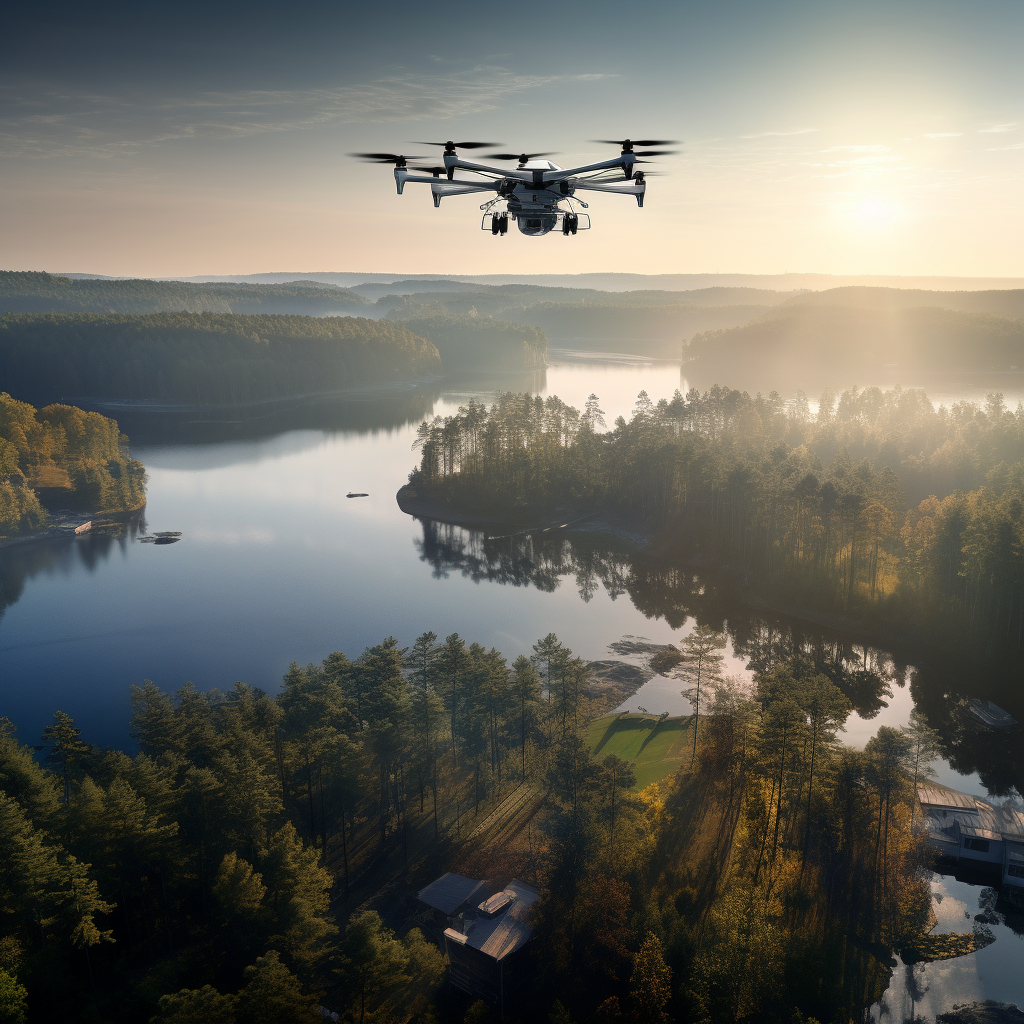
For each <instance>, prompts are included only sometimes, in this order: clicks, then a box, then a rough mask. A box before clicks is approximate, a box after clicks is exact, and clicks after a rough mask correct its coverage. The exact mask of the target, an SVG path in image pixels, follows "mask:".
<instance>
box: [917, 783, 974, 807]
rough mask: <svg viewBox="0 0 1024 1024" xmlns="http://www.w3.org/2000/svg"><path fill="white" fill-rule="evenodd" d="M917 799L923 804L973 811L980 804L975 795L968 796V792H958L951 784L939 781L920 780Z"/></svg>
mask: <svg viewBox="0 0 1024 1024" xmlns="http://www.w3.org/2000/svg"><path fill="white" fill-rule="evenodd" d="M917 799H918V800H920V801H921V803H922V805H926V806H928V807H950V808H963V809H964V810H969V811H973V810H974V809H975V808H976V807H977V804H978V801H977V799H976V798H975V797H973V796H968V795H967V794H966V793H958V792H957V791H956V790H955V789H950V788H949V786H943V785H942V784H941V783H938V782H919V783H918V784H917Z"/></svg>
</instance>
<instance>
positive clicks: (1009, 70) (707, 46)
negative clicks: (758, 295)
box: [0, 0, 1024, 277]
mask: <svg viewBox="0 0 1024 1024" xmlns="http://www.w3.org/2000/svg"><path fill="white" fill-rule="evenodd" d="M5 37H6V39H5V42H6V45H5V47H4V57H3V60H2V61H0V225H2V228H0V269H7V270H49V271H56V272H61V271H64V272H72V271H77V272H91V273H99V274H111V275H131V276H146V277H156V276H187V275H198V274H246V273H261V272H272V271H304V270H305V271H365V272H370V271H375V272H391V271H393V272H402V273H417V274H420V273H435V272H436V273H439V274H470V273H473V274H485V273H489V274H498V273H520V274H521V273H581V272H591V271H617V270H618V271H631V272H635V273H703V272H716V271H717V272H734V273H766V274H774V273H783V272H786V271H790V272H792V271H799V272H820V273H834V274H884V275H892V274H906V275H915V274H921V275H925V274H927V275H953V276H1006V277H1012V276H1021V275H1024V60H1022V59H1021V53H1022V52H1024V3H1021V2H1020V0H974V2H972V3H969V4H967V3H963V2H962V0H961V2H957V3H948V2H945V0H927V2H917V0H887V2H874V0H868V2H858V3H853V2H850V0H844V2H842V3H833V2H807V0H800V2H786V0H778V2H774V3H770V4H769V3H765V2H763V0H761V2H758V0H749V2H732V0H723V2H716V3H710V2H707V3H702V4H693V3H686V2H671V3H643V2H633V3H631V4H626V3H616V4H611V3H606V2H604V0H589V2H587V3H577V2H575V0H564V2H561V3H559V4H556V5H546V6H543V5H542V6H536V5H523V6H521V7H517V6H515V5H510V4H454V3H447V4H445V3H440V2H431V3H424V2H419V3H406V2H404V0H397V2H388V3H362V4H349V3H333V4H321V3H302V2H296V3H292V4H272V5H271V4H265V3H260V2H253V3H247V4H231V5H226V4H222V3H217V2H216V0H213V2H208V3H206V4H197V3H165V4H139V3H137V2H136V3H132V4H122V3H117V2H109V3H104V4H101V5H85V4H81V3H76V4H68V3H62V2H56V3H51V4H48V5H43V4H23V5H21V7H20V9H8V11H7V12H6V13H5ZM627 135H628V136H631V137H633V138H643V137H656V138H666V139H679V140H681V145H680V146H679V147H678V150H679V152H678V154H677V155H675V156H671V157H666V158H664V159H662V160H660V161H659V162H658V167H657V170H659V171H660V172H662V173H661V175H660V176H658V177H651V178H650V180H649V182H648V192H647V197H646V199H645V204H644V209H643V210H640V209H638V208H637V206H636V203H635V201H634V200H633V199H632V198H626V197H616V196H599V195H595V196H594V197H593V198H592V200H588V201H590V210H589V213H590V215H591V218H592V224H593V227H592V229H591V230H590V231H589V232H580V234H578V235H577V236H575V237H574V238H568V239H566V238H563V237H561V236H560V235H558V236H548V237H545V238H540V239H533V238H527V237H524V236H521V235H519V233H518V232H512V233H510V234H509V235H508V236H506V237H504V238H494V237H492V236H491V235H490V233H489V232H488V233H485V232H483V231H481V230H480V221H481V213H480V211H479V209H478V207H479V203H480V199H479V198H477V197H475V196H465V197H459V198H449V199H446V200H444V201H443V202H442V205H441V207H440V209H434V207H433V204H432V202H431V198H430V194H429V189H428V188H427V187H426V186H419V187H417V186H415V185H408V186H407V187H406V190H405V195H403V196H401V197H400V196H398V195H396V192H395V186H394V179H393V177H392V174H391V169H390V168H389V167H381V166H375V165H370V164H365V163H359V162H357V161H354V160H353V159H351V158H350V157H349V156H348V155H347V154H349V153H350V152H353V151H363V150H384V151H393V152H402V153H409V154H422V155H426V156H430V157H432V158H433V157H436V156H437V155H438V154H439V153H440V150H439V149H431V148H429V147H426V148H425V147H423V146H420V145H414V144H413V140H430V141H443V140H445V139H450V138H454V139H481V140H485V141H491V140H493V141H497V142H501V143H503V144H504V147H506V148H511V149H513V150H514V151H517V152H518V151H519V150H523V149H525V150H529V151H547V150H554V151H557V153H558V156H556V157H554V159H555V160H556V161H557V162H559V163H560V164H561V165H562V166H571V165H572V164H575V163H578V162H581V161H588V160H593V159H603V158H606V157H608V156H612V155H614V154H615V152H616V150H615V149H614V148H609V147H602V146H599V145H595V144H594V143H593V142H590V141H588V140H592V139H597V138H605V139H611V138H621V137H624V136H627Z"/></svg>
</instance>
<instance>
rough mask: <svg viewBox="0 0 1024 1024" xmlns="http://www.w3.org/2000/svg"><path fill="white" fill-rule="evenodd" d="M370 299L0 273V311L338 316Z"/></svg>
mask: <svg viewBox="0 0 1024 1024" xmlns="http://www.w3.org/2000/svg"><path fill="white" fill-rule="evenodd" d="M369 307H370V303H369V302H368V301H367V300H366V299H365V298H364V297H363V296H362V295H358V294H356V293H355V292H353V291H349V290H348V289H345V288H339V287H337V286H336V285H332V284H327V283H324V282H320V281H296V282H293V283H290V284H273V285H271V284H235V283H218V284H197V283H195V282H191V281H148V280H142V279H139V280H133V279H127V280H119V279H113V278H102V279H82V278H79V279H74V278H69V277H61V276H58V275H55V274H45V273H31V272H29V273H25V272H18V271H6V270H5V271H0V312H2V313H169V312H189V313H298V314H304V315H307V316H310V315H312V316H332V315H333V316H337V315H338V314H339V313H352V312H359V311H362V310H365V309H366V308H369Z"/></svg>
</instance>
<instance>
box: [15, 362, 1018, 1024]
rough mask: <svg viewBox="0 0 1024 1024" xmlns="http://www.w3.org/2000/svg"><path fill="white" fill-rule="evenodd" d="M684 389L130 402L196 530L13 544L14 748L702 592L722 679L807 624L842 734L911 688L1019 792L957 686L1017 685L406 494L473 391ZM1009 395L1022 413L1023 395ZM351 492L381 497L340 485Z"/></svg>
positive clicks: (176, 505)
mask: <svg viewBox="0 0 1024 1024" xmlns="http://www.w3.org/2000/svg"><path fill="white" fill-rule="evenodd" d="M1011 383H1013V384H1014V385H1016V382H1011ZM687 387H688V384H687V382H686V381H683V380H681V378H680V369H679V365H678V364H677V363H670V362H658V361H653V360H648V359H638V358H630V357H625V356H624V357H615V356H609V355H608V354H606V353H605V354H600V355H597V354H595V355H587V354H581V353H572V354H569V353H564V352H562V353H560V352H557V351H556V352H554V353H553V354H552V362H551V365H550V366H549V368H548V369H547V370H546V371H541V372H535V373H532V374H524V375H509V376H504V377H500V378H498V377H495V378H491V379H479V380H470V381H464V382H461V383H459V384H452V383H448V382H444V383H441V384H438V385H432V386H420V387H409V388H407V389H398V390H385V391H378V392H374V391H372V390H370V391H368V392H366V393H365V394H363V395H361V396H359V397H358V398H356V399H353V400H348V401H345V402H336V403H329V404H324V405H320V406H315V407H309V406H296V407H294V408H289V409H283V410H280V411H278V412H276V413H275V414H274V415H272V416H267V417H263V418H260V419H257V420H244V419H236V418H231V417H230V416H227V415H212V414H211V415H210V416H207V417H195V418H191V419H187V420H186V419H181V418H175V419H170V420H167V419H162V418H159V417H156V416H153V415H150V416H145V415H139V414H135V415H131V416H120V417H119V420H120V422H121V426H122V429H123V430H125V431H126V432H127V433H128V434H129V435H130V436H131V437H132V442H133V444H132V452H133V454H134V455H135V457H137V458H139V459H140V460H141V461H142V462H143V463H144V464H145V465H146V468H147V470H148V472H149V486H148V494H149V502H148V505H147V508H146V511H145V529H146V530H147V531H148V532H149V533H150V534H152V533H155V532H157V531H177V532H180V533H181V538H180V540H179V541H178V542H177V543H173V544H166V545H155V544H151V543H139V542H138V539H137V536H138V534H137V532H136V533H135V534H134V535H133V534H129V535H128V536H122V537H114V536H103V535H95V534H94V535H84V536H81V537H78V538H74V539H69V538H65V539H61V540H59V541H53V542H50V541H47V542H43V543H32V544H22V545H16V546H12V547H7V548H3V549H0V602H2V604H0V608H2V609H3V611H2V617H0V715H6V716H7V717H8V718H10V719H11V720H12V721H13V722H14V723H15V724H16V725H17V727H18V730H19V733H18V735H19V737H20V738H21V740H22V741H23V742H28V743H33V742H38V737H39V736H40V734H41V732H42V729H43V727H44V725H45V724H46V722H47V721H48V720H49V719H50V717H51V716H52V714H53V712H54V711H55V710H57V709H61V710H64V711H66V712H68V713H69V714H71V715H72V716H73V717H74V718H75V720H76V722H77V724H78V725H79V726H80V727H81V729H82V731H83V737H84V738H85V739H87V740H89V741H91V742H93V743H97V744H103V745H111V746H125V747H130V746H131V738H130V735H129V722H128V719H129V705H128V692H129V686H130V685H131V684H133V683H141V682H142V680H144V679H152V680H153V681H154V682H156V683H157V684H158V685H159V686H161V687H163V688H166V689H169V690H175V689H177V688H178V687H180V686H181V685H182V684H183V683H184V682H185V681H186V680H191V681H192V682H193V683H195V685H196V686H197V687H199V688H200V689H210V688H213V687H220V688H222V689H227V688H230V687H231V685H232V684H233V682H234V681H235V680H243V681H245V682H247V683H250V684H253V685H256V686H260V687H263V688H265V689H267V690H270V691H273V690H275V689H276V688H277V686H278V685H279V683H280V680H281V677H282V676H283V674H284V673H285V671H286V670H287V668H288V665H289V663H290V662H292V661H297V662H299V663H300V664H304V663H307V662H310V661H314V662H316V661H321V660H322V659H324V658H325V657H326V656H327V655H328V654H330V653H331V652H332V651H335V650H342V651H344V652H345V653H346V654H347V655H348V656H349V657H356V656H358V655H359V653H360V652H361V651H362V650H363V649H364V648H366V647H367V646H369V645H371V644H374V643H377V642H379V641H380V640H381V639H383V638H384V637H386V636H388V635H394V636H395V637H397V638H398V640H399V641H400V642H401V644H403V645H408V644H411V643H412V641H413V640H414V639H415V637H416V636H417V635H419V634H420V633H422V632H424V631H426V630H432V631H433V632H435V633H436V634H438V636H440V637H444V636H446V635H448V634H449V633H453V632H458V633H459V634H460V635H462V636H463V637H464V638H466V639H467V640H470V641H478V642H479V643H482V644H484V645H486V646H494V647H497V648H498V649H499V650H501V651H502V652H503V653H504V654H505V655H506V656H507V657H508V658H509V659H510V660H511V659H513V658H515V657H516V656H517V655H519V654H524V653H525V654H529V653H531V647H532V645H533V643H534V642H535V641H536V640H537V639H538V638H539V637H542V636H544V635H546V634H547V633H549V632H555V633H557V634H558V636H559V637H560V638H561V640H562V641H563V642H564V643H566V644H567V645H568V646H569V647H571V648H572V649H573V650H574V651H575V652H576V653H577V654H579V655H580V656H582V657H583V658H585V659H588V660H591V659H601V658H607V657H610V656H613V655H610V654H609V649H608V645H609V644H610V643H611V642H613V641H617V640H619V639H620V638H622V637H624V636H635V637H644V638H647V639H649V640H652V641H654V642H657V643H669V642H675V641H678V640H679V638H680V636H682V635H683V634H684V633H685V632H686V631H687V630H688V629H689V628H690V625H691V624H692V619H690V618H689V616H688V612H689V611H692V610H693V608H694V607H697V608H702V609H705V610H706V611H707V615H708V617H709V618H711V619H712V620H715V621H720V622H721V625H722V626H725V627H727V628H728V630H729V632H730V635H731V638H732V641H733V643H732V647H731V649H730V650H729V651H728V658H727V664H726V671H727V673H729V674H732V675H737V676H741V677H749V675H750V668H749V666H750V665H751V664H756V663H757V658H758V656H759V655H758V652H759V651H761V650H765V649H768V648H770V647H771V645H772V644H777V643H781V642H786V643H791V642H792V641H793V638H794V637H795V636H796V637H798V638H799V642H801V643H803V644H805V645H808V646H809V647H816V648H817V649H818V650H819V651H825V652H826V654H827V656H828V657H829V658H831V659H832V660H833V662H834V663H835V664H838V665H842V666H846V667H847V668H848V669H849V671H850V672H851V673H852V672H854V671H857V672H859V673H860V676H858V678H860V679H861V681H862V684H863V686H862V689H863V692H860V691H858V698H857V700H856V701H855V704H856V705H857V707H858V712H857V713H856V714H854V715H853V716H852V717H851V719H850V721H849V722H848V724H847V730H846V734H845V739H846V741H847V742H850V743H853V744H855V745H857V746H863V744H864V743H865V742H867V740H868V739H869V738H870V737H871V736H872V735H873V734H874V732H875V731H876V730H877V728H878V726H879V725H880V724H883V723H884V724H888V725H896V726H898V725H902V724H905V723H906V722H907V720H908V717H909V714H910V712H911V710H912V709H913V707H914V706H915V702H917V704H918V705H919V706H921V707H922V709H923V710H925V712H926V713H927V715H928V717H929V719H930V720H931V721H932V723H933V724H937V725H939V726H941V727H942V729H943V736H944V739H945V740H947V741H948V754H949V756H948V757H947V758H946V759H940V760H939V761H937V762H936V764H935V769H936V771H937V774H938V778H939V779H940V781H942V782H944V783H946V784H948V785H951V786H954V787H956V788H958V789H962V790H965V791H967V792H973V793H977V794H979V795H985V794H987V793H988V792H990V791H992V790H995V791H997V792H1001V793H1002V792H1007V791H1008V790H1009V789H1010V788H1011V787H1012V786H1013V785H1016V784H1017V780H1019V779H1020V778H1021V777H1022V776H1024V765H1022V763H1021V762H1022V758H1024V752H1022V751H1020V750H1019V749H1017V748H1018V747H1019V744H1015V743H1014V741H1013V740H1012V739H1010V738H1008V737H1005V736H997V737H992V736H990V735H984V734H979V733H978V731H977V730H971V729H970V728H969V726H967V725H965V724H964V723H963V721H962V716H961V717H959V718H958V717H957V707H958V702H959V700H960V698H961V697H962V696H964V695H972V694H977V695H979V696H985V697H992V698H993V699H999V700H1001V701H1006V700H1009V698H1007V697H1006V696H1004V694H1005V693H1010V692H1011V691H1014V690H1015V684H1014V683H1013V681H1012V680H991V679H983V680H970V679H968V680H964V679H960V678H947V677H945V676H944V675H943V667H942V666H927V665H910V664H907V663H905V662H901V661H900V660H899V659H898V658H896V657H893V656H890V655H889V654H888V653H886V652H882V651H876V650H872V649H870V648H866V647H864V646H861V645H858V644H857V643H856V642H855V640H854V639H852V638H849V637H842V636H830V635H828V634H826V633H825V632H823V631H820V630H815V629H813V628H808V627H806V626H802V625H800V624H799V623H791V622H786V621H785V620H782V619H770V618H765V617H764V616H758V615H755V614H753V613H752V612H751V611H750V610H749V609H746V608H744V607H742V606H741V605H740V604H739V603H738V602H737V601H736V600H735V599H734V598H733V597H730V596H729V595H728V594H718V593H717V590H716V581H714V580H701V579H698V578H697V577H695V576H692V575H691V576H686V578H685V579H684V580H683V583H682V584H681V583H680V580H679V578H678V574H675V575H673V574H672V573H668V574H667V575H666V572H665V567H663V566H658V565H652V564H650V563H649V560H646V561H645V557H644V556H643V554H642V553H637V552H635V551H633V550H632V549H631V548H630V547H629V545H627V544H625V543H624V542H622V541H616V540H615V539H613V538H608V537H602V536H599V535H595V534H580V535H572V536H564V535H553V536H550V537H547V538H546V539H536V540H535V539H531V538H513V539H505V540H494V539H490V538H486V537H484V536H483V535H482V534H479V533H475V532H473V531H468V530H462V529H460V528H456V527H445V526H441V525H438V524H432V523H422V522H420V521H419V520H417V519H415V518H413V517H411V516H408V515H405V514H404V513H402V512H401V511H400V509H399V508H398V506H397V504H396V502H395V492H396V491H397V489H398V488H399V486H400V485H401V484H402V483H404V482H405V480H406V477H407V474H408V472H409V471H410V469H412V467H413V465H414V464H415V461H416V453H414V451H413V450H412V443H413V439H414V435H415V428H416V425H417V424H418V423H419V422H420V421H421V419H422V418H424V417H431V416H434V415H442V416H443V415H445V414H448V413H452V412H454V411H455V410H456V409H457V408H458V406H459V405H460V404H462V403H464V402H466V401H467V400H468V399H469V398H470V397H476V398H478V399H486V398H488V397H489V396H491V395H493V394H494V393H495V392H496V391H498V390H523V389H530V390H533V391H536V392H538V393H540V394H557V395H559V396H560V397H561V398H562V399H563V400H564V401H566V402H568V403H570V404H572V405H575V406H577V407H582V406H583V404H584V403H585V401H586V398H587V396H588V395H589V394H591V393H595V394H597V395H598V396H599V397H600V399H601V406H602V408H603V409H604V410H605V414H606V419H607V421H608V423H609V425H610V424H611V423H612V422H613V421H614V419H615V417H616V416H619V415H623V416H627V417H628V416H629V414H630V412H631V410H632V408H633V405H634V402H635V400H636V396H637V394H638V392H639V391H641V390H646V391H647V392H648V394H649V395H650V396H651V397H652V398H654V399H655V400H656V399H658V398H661V397H670V396H671V394H672V392H673V391H674V390H675V389H676V388H681V389H682V390H683V391H685V390H686V388H687ZM986 390H991V384H989V385H988V386H986V384H985V383H984V382H982V383H979V384H974V383H972V384H970V385H968V386H966V387H965V388H964V390H963V391H961V392H957V391H956V390H955V389H946V390H945V391H944V392H943V396H942V397H943V400H944V401H952V400H958V399H962V398H970V399H972V400H978V399H983V397H984V394H985V391H986ZM1004 390H1006V391H1007V392H1009V394H1008V398H1009V400H1010V401H1011V402H1012V403H1014V404H1015V402H1016V400H1017V398H1018V396H1017V395H1016V392H1015V391H1014V390H1013V388H1012V387H1011V388H1006V389H1004ZM350 491H355V492H367V494H368V496H367V497H362V498H347V497H346V494H347V493H348V492H350ZM684 576H685V574H684ZM1011 695H1012V694H1011ZM638 705H639V706H643V707H644V708H646V709H647V710H649V711H652V712H655V713H659V712H661V711H669V712H672V713H684V712H686V711H687V710H688V705H687V704H686V702H685V700H684V698H683V697H682V696H681V695H680V693H679V684H678V682H677V681H675V680H670V679H665V678H663V677H656V678H655V679H653V680H651V681H650V682H649V683H647V684H646V685H645V686H644V687H643V688H642V690H641V691H640V692H638V693H637V694H636V695H635V696H634V697H632V698H630V700H629V701H627V702H626V706H629V707H630V708H635V707H636V706H638ZM1010 706H1011V708H1012V705H1010ZM1017 717H1022V716H1021V714H1020V713H1019V712H1018V714H1017ZM937 884H940V883H937ZM975 888H976V887H975ZM958 891H959V890H958ZM962 897H963V894H962V893H961V896H960V897H958V898H961V902H963V899H962ZM971 898H974V899H975V900H976V899H977V896H976V895H975V896H974V897H971ZM1005 930H1006V932H1007V935H1006V936H1003V935H1002V934H1000V936H999V937H998V941H997V942H996V943H995V944H993V946H992V947H989V949H990V950H991V952H990V951H989V950H984V951H982V952H981V953H979V954H976V955H974V956H973V958H961V960H962V961H963V962H962V963H961V961H956V963H957V964H959V967H958V969H957V970H958V971H959V973H957V974H956V977H955V979H954V980H953V981H950V982H949V983H948V984H946V983H944V982H942V981H941V978H942V977H945V975H943V974H942V972H943V971H946V972H947V974H948V969H947V968H945V967H944V968H939V967H930V968H929V969H928V972H927V981H928V985H929V986H930V991H932V992H933V994H934V996H935V999H936V1000H938V1002H939V1003H941V1002H942V1000H941V999H940V998H939V996H938V991H939V990H943V991H945V990H948V991H949V992H951V993H954V994H964V993H968V992H974V991H976V990H980V991H993V992H994V991H996V988H992V987H991V986H989V985H988V984H987V983H986V982H985V981H984V974H983V971H984V970H985V969H986V967H985V965H986V964H991V963H993V962H995V961H996V960H997V959H1000V958H1001V957H1002V956H1003V955H1004V953H1005V952H1006V951H1007V950H1009V949H1010V947H1011V946H1012V947H1013V950H1014V955H1017V952H1016V951H1017V950H1018V949H1019V942H1018V939H1019V935H1018V934H1017V933H1013V932H1011V931H1010V930H1009V929H1005ZM1014 943H1017V944H1016V945H1014ZM997 946H998V947H999V949H998V950H997V948H996V947H997ZM968 961H970V963H968ZM971 964H975V965H976V967H977V970H976V971H975V974H976V975H977V977H975V976H974V975H971V974H970V972H971V970H972V967H971ZM916 970H917V972H918V974H920V973H921V970H922V969H921V968H917V969H916ZM978 978H981V979H982V980H980V981H979V980H978ZM914 979H915V975H914V971H913V970H910V971H909V972H907V971H904V972H903V973H900V971H897V973H896V975H894V980H893V986H892V987H891V988H890V993H889V994H888V995H887V1001H886V1002H885V1004H884V1005H883V1006H881V1007H878V1008H876V1010H877V1011H878V1012H879V1014H880V1019H884V1020H890V1019H900V1015H901V1014H902V1013H903V1008H904V1002H905V1000H904V995H905V993H906V992H913V991H916V989H915V985H917V982H916V981H915V980H914ZM921 983H922V984H924V982H923V981H922V982H921ZM943 985H945V989H943ZM1007 986H1008V987H1007ZM918 988H920V985H918ZM997 988H998V992H999V998H1011V997H1012V998H1013V999H1015V1000H1016V1001H1018V1002H1019V1003H1024V982H1022V981H1021V980H1019V972H1018V974H1017V975H1016V976H1015V977H1014V979H1012V980H1011V981H1008V982H1006V984H1002V983H1001V984H1000V986H997ZM1004 992H1006V993H1009V995H1005V994H1004Z"/></svg>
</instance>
